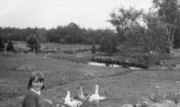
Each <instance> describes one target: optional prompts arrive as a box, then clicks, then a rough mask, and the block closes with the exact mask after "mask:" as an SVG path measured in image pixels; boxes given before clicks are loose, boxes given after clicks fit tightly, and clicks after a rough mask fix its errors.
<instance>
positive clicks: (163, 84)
mask: <svg viewBox="0 0 180 107" xmlns="http://www.w3.org/2000/svg"><path fill="white" fill-rule="evenodd" d="M177 58H178V57H177ZM177 58H176V59H174V60H176V61H175V62H178V60H177ZM178 63H179V62H178ZM23 64H33V65H35V66H36V67H37V70H39V71H42V72H43V73H44V74H45V77H46V79H45V85H46V88H45V90H44V91H43V93H44V96H45V98H48V99H50V100H53V101H55V100H57V99H61V98H62V97H65V95H66V91H67V90H69V91H71V93H72V95H75V94H76V85H77V83H79V82H80V81H84V82H85V87H84V92H85V93H87V94H92V93H94V86H95V85H96V84H98V85H99V93H100V95H107V97H108V99H107V100H105V101H102V102H100V104H99V107H118V106H120V105H122V104H124V103H131V104H135V103H138V101H140V99H142V98H144V97H148V96H150V95H152V94H153V93H154V92H155V90H156V88H155V86H159V87H160V88H159V91H160V92H162V93H164V94H167V93H169V92H177V91H179V90H180V85H178V84H177V83H176V81H180V78H179V77H180V71H179V69H176V70H135V71H133V70H129V69H124V68H110V67H96V66H90V65H87V64H82V63H75V62H71V61H66V60H61V59H54V58H47V59H46V58H43V57H42V55H37V54H33V53H28V54H21V53H18V54H12V55H10V56H4V55H2V54H0V84H1V85H0V107H20V106H21V102H22V99H23V95H24V94H25V92H26V86H27V83H28V79H29V75H30V74H31V71H18V70H16V68H17V67H19V66H21V65H23ZM152 80H154V81H152ZM90 106H92V105H88V106H86V107H90Z"/></svg>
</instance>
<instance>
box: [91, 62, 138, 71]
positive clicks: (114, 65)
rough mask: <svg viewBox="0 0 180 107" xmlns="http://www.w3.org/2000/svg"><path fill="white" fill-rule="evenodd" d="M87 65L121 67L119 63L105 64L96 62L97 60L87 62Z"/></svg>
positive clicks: (134, 68)
mask: <svg viewBox="0 0 180 107" xmlns="http://www.w3.org/2000/svg"><path fill="white" fill-rule="evenodd" d="M88 65H93V66H99V67H113V68H117V67H122V66H121V65H117V64H106V63H98V62H88ZM128 68H129V69H132V70H137V69H141V68H138V67H128Z"/></svg>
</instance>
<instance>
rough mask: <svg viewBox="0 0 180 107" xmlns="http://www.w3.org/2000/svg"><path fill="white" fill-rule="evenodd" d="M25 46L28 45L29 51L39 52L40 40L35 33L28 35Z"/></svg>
mask: <svg viewBox="0 0 180 107" xmlns="http://www.w3.org/2000/svg"><path fill="white" fill-rule="evenodd" d="M27 47H30V49H31V51H35V52H36V53H37V52H39V49H40V47H41V46H40V41H39V40H38V38H37V37H36V35H32V34H31V35H30V36H29V37H28V38H27Z"/></svg>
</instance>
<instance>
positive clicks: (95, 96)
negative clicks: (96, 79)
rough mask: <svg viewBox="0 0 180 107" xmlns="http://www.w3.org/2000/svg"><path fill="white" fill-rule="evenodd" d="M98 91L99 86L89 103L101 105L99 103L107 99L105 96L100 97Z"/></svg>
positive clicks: (96, 87)
mask: <svg viewBox="0 0 180 107" xmlns="http://www.w3.org/2000/svg"><path fill="white" fill-rule="evenodd" d="M98 91H99V86H98V85H96V86H95V93H94V94H93V95H91V96H90V97H89V102H91V103H92V102H96V103H99V101H101V100H105V99H107V97H105V96H100V95H99V92H98Z"/></svg>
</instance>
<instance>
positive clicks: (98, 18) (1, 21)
mask: <svg viewBox="0 0 180 107" xmlns="http://www.w3.org/2000/svg"><path fill="white" fill-rule="evenodd" d="M151 3H152V0H0V27H16V28H27V27H32V28H34V27H38V28H46V29H51V28H56V27H57V26H66V25H68V24H69V23H71V22H73V23H75V24H77V25H79V26H80V27H81V28H86V29H88V28H92V29H106V28H110V29H111V28H113V26H112V25H111V23H109V22H107V20H109V19H110V13H111V12H112V11H117V9H118V8H120V7H124V8H128V7H129V6H133V7H135V8H136V9H145V10H146V11H147V10H148V8H150V7H151V5H152V4H151Z"/></svg>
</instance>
